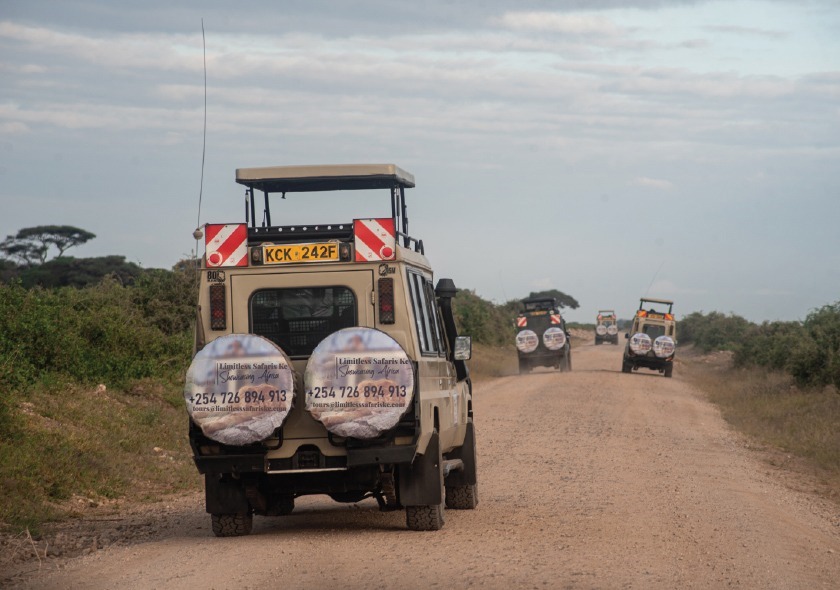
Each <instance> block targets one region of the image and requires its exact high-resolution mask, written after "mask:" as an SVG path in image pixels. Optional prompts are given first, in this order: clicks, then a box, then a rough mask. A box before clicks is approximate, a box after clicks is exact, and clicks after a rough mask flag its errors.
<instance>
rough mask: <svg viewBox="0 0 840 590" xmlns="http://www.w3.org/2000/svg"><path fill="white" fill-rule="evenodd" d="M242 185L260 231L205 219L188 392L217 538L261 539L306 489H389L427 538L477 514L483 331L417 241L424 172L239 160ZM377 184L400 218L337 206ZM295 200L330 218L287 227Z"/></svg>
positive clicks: (251, 220)
mask: <svg viewBox="0 0 840 590" xmlns="http://www.w3.org/2000/svg"><path fill="white" fill-rule="evenodd" d="M236 182H238V183H239V184H242V185H244V186H245V190H246V199H245V202H246V207H245V209H246V210H245V217H246V223H225V224H207V225H205V226H204V228H203V231H204V241H205V253H204V256H203V259H202V266H201V269H200V274H201V280H200V286H199V301H198V321H197V329H196V342H195V351H196V353H195V356H194V358H193V361H192V364H191V366H190V369H189V373H188V375H187V380H186V386H185V390H184V397H185V399H186V405H187V409H188V411H189V416H190V427H189V439H190V443H191V446H192V450H193V454H194V460H195V464H196V466H197V467H198V470H199V471H200V472H201V473H202V474H204V476H205V485H206V508H207V512H208V513H210V514H211V516H212V524H213V532H214V533H215V534H216V535H217V536H234V535H244V534H248V533H249V532H250V530H251V526H252V521H253V515H254V514H258V515H263V516H280V515H284V514H288V513H290V512H291V511H292V510H293V509H294V504H295V499H296V498H298V497H300V496H303V495H307V494H327V495H329V496H330V497H331V498H332V499H334V500H336V501H338V502H359V501H361V500H363V499H365V498H374V499H375V500H376V501H377V502H378V505H379V507H380V508H381V509H382V510H397V509H404V510H405V514H406V523H407V526H408V528H409V529H414V530H436V529H440V528H441V527H442V526H443V523H444V511H445V507H448V508H460V509H470V508H474V507H475V506H476V504H477V502H478V495H477V478H476V451H475V430H474V428H473V404H472V383H471V381H470V377H469V373H468V370H467V366H466V363H465V361H466V360H467V359H468V358H469V356H470V350H471V347H470V340H469V338H468V337H462V336H458V334H457V330H456V327H455V320H454V318H453V314H452V307H451V301H452V298H453V297H454V296H455V293H456V289H455V285H454V283H453V282H452V280H450V279H440V280H439V281H438V282H437V285H436V286H435V284H434V283H433V273H432V268H431V266H430V265H429V261H428V260H427V259H426V257H425V255H424V247H423V242H422V241H420V240H417V239H415V238H413V237H410V236H409V235H408V222H407V217H406V201H405V192H406V189H408V188H411V187H413V186H414V177H413V176H412V175H411V174H409V173H407V172H405V171H404V170H402V169H400V168H398V167H397V166H395V165H392V164H370V165H344V166H285V167H270V168H245V169H239V170H237V171H236ZM370 189H381V190H382V192H384V193H385V194H387V195H389V196H390V215H387V214H386V216H384V217H383V216H379V217H366V216H365V215H366V213H365V211H361V210H359V211H358V213H357V214H354V217H355V219H348V220H345V221H341V220H336V219H331V213H330V209H329V207H326V206H325V205H324V204H323V202H324V201H323V199H325V198H327V197H328V196H329V195H325V194H324V192H325V191H351V190H366V191H369V190H370ZM292 193H295V194H294V195H293V196H290V197H289V199H288V200H284V199H286V195H287V194H292ZM318 193H320V194H318ZM355 194H359V195H360V196H361V195H362V194H361V193H355ZM364 194H366V195H367V194H369V193H364ZM353 195H354V194H353V193H348V194H347V196H346V200H347V202H354V203H355V202H357V201H356V199H354V196H353ZM374 196H375V195H374ZM319 198H320V199H322V200H321V201H320V202H319ZM293 201H296V203H297V204H299V205H300V204H305V210H306V211H310V212H312V216H314V217H315V218H316V219H315V220H314V221H313V222H312V223H307V224H296V225H277V224H275V223H273V222H272V219H275V220H276V219H278V218H280V217H281V216H283V214H284V211H285V209H281V210H280V211H277V209H278V208H279V207H280V206H282V207H284V208H285V207H288V206H290V205H291V204H293V203H292V202H293ZM358 202H360V203H361V202H365V201H364V200H363V199H359V200H358ZM383 204H384V205H385V207H384V208H386V210H387V202H385V203H383ZM271 206H274V210H272V208H271ZM360 207H361V205H360ZM260 209H261V210H260ZM367 215H370V213H367ZM336 221H337V223H336Z"/></svg>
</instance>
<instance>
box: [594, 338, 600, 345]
mask: <svg viewBox="0 0 840 590" xmlns="http://www.w3.org/2000/svg"><path fill="white" fill-rule="evenodd" d="M599 344H601V341H600V340H598V339H597V338H596V339H595V346H598V345H599Z"/></svg>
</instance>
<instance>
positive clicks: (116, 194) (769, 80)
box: [0, 0, 840, 321]
mask: <svg viewBox="0 0 840 590" xmlns="http://www.w3.org/2000/svg"><path fill="white" fill-rule="evenodd" d="M351 5H352V6H351ZM202 18H203V19H204V26H205V30H206V51H207V84H208V91H207V139H206V141H207V144H206V146H207V147H206V150H207V151H206V164H205V171H204V184H203V187H204V188H203V197H202V204H201V212H200V219H199V210H198V204H199V188H200V182H201V160H202V126H203V120H204V86H203V84H204V78H203V69H202V35H201V19H202ZM0 80H2V82H0V239H2V237H4V236H6V235H9V234H14V233H15V232H17V231H18V230H19V229H21V228H23V227H31V226H34V225H45V224H58V225H74V226H77V227H80V228H83V229H85V230H88V231H91V232H93V233H95V234H96V235H97V237H96V239H94V240H92V241H91V242H89V243H88V244H86V245H84V246H82V247H79V248H75V249H73V250H71V251H70V252H68V254H71V255H74V256H100V255H106V254H120V255H124V256H126V258H127V259H128V260H130V261H133V262H136V263H138V264H140V265H142V266H144V267H163V268H170V267H172V265H173V264H175V263H176V262H177V261H178V260H179V259H181V258H183V257H185V256H188V255H190V253H191V252H192V250H193V249H194V247H195V242H194V241H193V239H192V236H191V234H192V232H193V230H194V229H195V227H196V225H197V223H200V224H203V223H208V222H211V223H212V222H236V221H241V220H242V219H243V216H244V211H243V206H242V203H243V194H244V190H243V188H242V187H241V186H240V185H238V184H236V183H235V182H234V173H235V169H236V168H241V167H252V166H272V165H291V164H330V163H366V162H393V163H396V164H397V165H399V166H401V167H403V168H404V169H406V170H408V171H410V172H412V173H413V174H414V175H415V177H416V179H417V187H416V188H415V189H412V190H410V191H409V193H408V204H409V218H410V226H409V230H410V233H411V234H412V235H415V236H417V237H419V238H422V239H423V240H424V243H425V245H426V253H427V256H428V257H429V259H430V260H431V262H432V265H433V266H434V267H435V269H436V273H437V276H438V277H441V276H449V277H451V278H453V279H454V280H455V283H456V285H457V286H459V287H463V288H469V289H473V290H475V291H476V293H478V294H479V295H481V296H482V297H485V298H488V299H492V300H494V301H497V302H503V301H505V300H508V299H512V298H519V297H523V296H525V295H527V294H528V293H529V292H530V291H533V290H540V289H546V288H557V289H560V290H561V291H564V292H565V293H568V294H569V295H572V296H573V297H575V298H577V299H578V301H580V303H581V308H580V310H577V311H571V312H568V313H567V314H566V317H567V319H569V320H573V321H592V320H593V318H594V315H595V312H596V310H597V309H598V308H615V309H617V310H618V311H619V315H621V316H622V317H629V316H630V315H631V314H632V312H633V310H634V309H635V308H636V307H637V305H638V299H639V297H641V296H643V295H645V294H647V295H650V296H653V297H660V298H671V299H674V300H675V302H676V306H675V308H676V312H677V315H678V317H681V316H682V315H685V314H688V313H690V312H692V311H704V312H709V311H713V310H717V311H721V312H725V313H729V312H734V313H737V314H739V315H743V316H745V317H747V318H748V319H750V320H753V321H761V320H776V319H783V320H794V319H804V317H805V316H806V315H807V314H808V312H809V311H811V310H812V309H814V308H817V307H819V306H822V305H824V304H828V303H833V302H835V301H838V300H840V231H838V224H840V3H838V2H837V1H836V0H790V1H787V0H756V1H742V0H726V1H717V2H706V1H685V2H678V1H655V0H601V1H584V0H554V1H549V0H545V1H538V0H534V1H527V0H518V1H513V0H511V1H507V2H505V1H502V0H484V1H465V0H427V1H424V0H413V1H412V2H405V3H401V2H394V1H393V0H367V1H363V2H340V1H338V0H336V1H333V2H329V1H324V0H321V1H313V0H300V1H287V2H280V1H278V2H273V1H268V0H266V1H254V2H237V3H232V2H222V1H216V2H201V3H198V2H195V3H189V2H172V1H171V0H168V1H166V2H161V1H158V0H152V1H148V2H118V1H106V0H89V1H81V0H78V1H77V0H69V1H67V0H65V1H61V2H58V1H56V2H45V1H38V0H0ZM382 197H383V199H387V196H386V195H384V194H383V195H382ZM363 201H364V200H363ZM287 205H288V207H287ZM368 206H369V203H367V202H366V201H365V202H363V203H360V205H359V210H356V209H355V208H350V209H348V210H347V211H346V212H344V211H342V212H341V213H340V214H341V217H342V219H334V218H332V217H333V216H334V215H338V214H339V213H338V212H339V209H338V208H333V207H332V206H330V207H324V206H323V205H321V204H317V203H316V202H315V200H314V199H305V198H298V199H295V198H291V197H290V198H289V199H288V200H287V202H285V201H284V202H283V203H282V207H277V208H275V209H273V211H272V221H274V222H275V223H278V222H280V223H283V221H284V219H286V217H284V216H285V215H286V211H287V210H288V219H293V220H295V221H310V222H338V221H349V220H351V219H352V218H353V217H365V216H369V215H371V214H372V213H376V212H375V211H368V210H362V209H363V207H368ZM284 207H287V209H284ZM296 207H297V209H296ZM325 211H330V212H329V213H325ZM325 215H326V216H327V217H328V218H327V219H325V218H324V217H325ZM296 216H301V218H300V219H298V218H297V217H296ZM345 218H346V219H345Z"/></svg>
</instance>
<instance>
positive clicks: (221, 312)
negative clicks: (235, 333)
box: [210, 285, 227, 330]
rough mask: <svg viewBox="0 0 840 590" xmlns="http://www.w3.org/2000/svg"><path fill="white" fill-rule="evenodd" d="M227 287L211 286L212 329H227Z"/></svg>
mask: <svg viewBox="0 0 840 590" xmlns="http://www.w3.org/2000/svg"><path fill="white" fill-rule="evenodd" d="M225 299H226V295H225V286H224V285H210V329H211V330H224V329H225V328H227V309H226V306H225Z"/></svg>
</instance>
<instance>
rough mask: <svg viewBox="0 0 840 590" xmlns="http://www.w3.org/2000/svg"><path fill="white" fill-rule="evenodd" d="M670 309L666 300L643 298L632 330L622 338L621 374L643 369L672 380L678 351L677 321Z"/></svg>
mask: <svg viewBox="0 0 840 590" xmlns="http://www.w3.org/2000/svg"><path fill="white" fill-rule="evenodd" d="M645 308H647V309H645ZM673 309H674V302H673V301H669V300H667V299H653V298H650V297H643V298H642V299H641V300H640V302H639V309H638V311H637V312H636V315H635V317H634V318H633V325H632V327H631V330H630V332H629V333H627V334H625V335H624V337H625V338H626V339H627V345H626V346H625V348H624V358H623V359H622V362H621V371H622V372H623V373H629V372H631V371H636V370H638V369H639V367H643V368H645V369H651V370H654V371H659V372H660V373H662V374H663V375H665V376H666V377H671V375H672V374H673V372H674V356H675V355H676V350H677V320H676V318H675V317H674V311H673Z"/></svg>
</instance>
